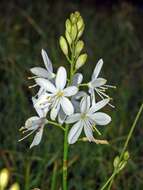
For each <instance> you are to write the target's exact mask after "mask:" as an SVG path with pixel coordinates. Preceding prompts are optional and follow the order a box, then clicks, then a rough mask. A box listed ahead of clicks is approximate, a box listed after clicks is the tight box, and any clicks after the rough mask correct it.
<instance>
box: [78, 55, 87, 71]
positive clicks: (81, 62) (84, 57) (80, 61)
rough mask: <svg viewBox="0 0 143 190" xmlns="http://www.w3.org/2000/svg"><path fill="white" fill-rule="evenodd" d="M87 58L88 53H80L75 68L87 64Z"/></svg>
mask: <svg viewBox="0 0 143 190" xmlns="http://www.w3.org/2000/svg"><path fill="white" fill-rule="evenodd" d="M86 60H87V54H86V53H84V54H82V55H80V56H79V57H78V59H77V61H76V65H75V68H76V69H79V68H80V67H82V66H83V65H84V64H85V62H86Z"/></svg>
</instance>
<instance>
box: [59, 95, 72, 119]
mask: <svg viewBox="0 0 143 190" xmlns="http://www.w3.org/2000/svg"><path fill="white" fill-rule="evenodd" d="M61 106H62V108H63V111H64V113H65V114H66V115H71V114H73V112H74V107H73V105H72V103H71V101H70V100H69V99H68V98H66V97H62V99H61Z"/></svg>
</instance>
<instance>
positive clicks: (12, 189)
mask: <svg viewBox="0 0 143 190" xmlns="http://www.w3.org/2000/svg"><path fill="white" fill-rule="evenodd" d="M10 190H20V187H19V184H18V183H14V184H13V185H12V186H11V187H10Z"/></svg>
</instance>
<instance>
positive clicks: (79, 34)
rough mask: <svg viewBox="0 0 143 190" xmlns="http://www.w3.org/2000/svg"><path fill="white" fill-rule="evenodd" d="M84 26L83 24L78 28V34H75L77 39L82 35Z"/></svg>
mask: <svg viewBox="0 0 143 190" xmlns="http://www.w3.org/2000/svg"><path fill="white" fill-rule="evenodd" d="M84 28H85V25H83V26H82V28H81V29H80V30H79V32H78V35H77V38H78V39H79V38H80V37H81V36H82V34H83V32H84Z"/></svg>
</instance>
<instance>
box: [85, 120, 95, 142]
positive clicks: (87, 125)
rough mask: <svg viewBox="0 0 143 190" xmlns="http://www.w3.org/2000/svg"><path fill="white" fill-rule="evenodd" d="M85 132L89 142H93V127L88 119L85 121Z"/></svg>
mask: <svg viewBox="0 0 143 190" xmlns="http://www.w3.org/2000/svg"><path fill="white" fill-rule="evenodd" d="M84 132H85V135H86V137H87V138H88V140H89V142H91V141H93V140H94V137H93V132H92V128H91V126H90V123H89V121H88V120H87V121H85V124H84Z"/></svg>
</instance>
